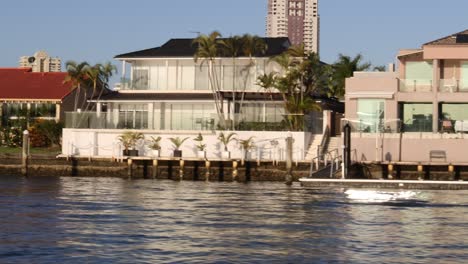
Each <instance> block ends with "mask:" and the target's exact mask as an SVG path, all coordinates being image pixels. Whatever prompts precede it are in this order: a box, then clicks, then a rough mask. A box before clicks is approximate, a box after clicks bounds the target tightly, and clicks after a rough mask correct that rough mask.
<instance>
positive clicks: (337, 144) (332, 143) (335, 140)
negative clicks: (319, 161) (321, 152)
mask: <svg viewBox="0 0 468 264" xmlns="http://www.w3.org/2000/svg"><path fill="white" fill-rule="evenodd" d="M319 144H320V143H319ZM342 144H343V143H342V140H341V137H330V140H329V141H328V146H327V149H326V151H325V153H326V152H329V151H332V150H335V149H338V153H341V145H342Z"/></svg>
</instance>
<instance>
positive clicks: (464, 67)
mask: <svg viewBox="0 0 468 264" xmlns="http://www.w3.org/2000/svg"><path fill="white" fill-rule="evenodd" d="M460 89H461V90H465V91H466V90H468V61H463V62H462V63H461V82H460Z"/></svg>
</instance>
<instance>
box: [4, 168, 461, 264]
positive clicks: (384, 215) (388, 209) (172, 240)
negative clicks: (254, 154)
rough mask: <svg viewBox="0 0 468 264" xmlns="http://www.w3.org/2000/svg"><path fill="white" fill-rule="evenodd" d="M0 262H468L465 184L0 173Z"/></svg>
mask: <svg viewBox="0 0 468 264" xmlns="http://www.w3.org/2000/svg"><path fill="white" fill-rule="evenodd" d="M0 228H1V232H0V263H467V262H468V192H466V191H453V192H446V191H444V192H439V191H418V192H391V191H387V192H380V191H372V190H371V191H361V190H342V189H335V190H326V189H321V190H317V189H315V190H313V189H304V188H302V187H300V186H299V185H293V187H287V186H285V185H284V184H281V183H250V184H242V183H218V182H213V183H204V182H190V181H184V182H172V181H153V180H134V181H128V180H124V179H118V178H55V177H44V178H29V179H23V178H18V177H6V176H2V178H0Z"/></svg>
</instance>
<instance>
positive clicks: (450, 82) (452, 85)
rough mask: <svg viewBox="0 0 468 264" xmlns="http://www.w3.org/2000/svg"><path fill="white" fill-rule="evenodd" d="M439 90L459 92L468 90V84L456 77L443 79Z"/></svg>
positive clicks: (442, 91)
mask: <svg viewBox="0 0 468 264" xmlns="http://www.w3.org/2000/svg"><path fill="white" fill-rule="evenodd" d="M439 92H441V93H457V92H468V84H465V85H463V82H462V81H461V80H457V79H455V78H452V79H441V80H440V82H439Z"/></svg>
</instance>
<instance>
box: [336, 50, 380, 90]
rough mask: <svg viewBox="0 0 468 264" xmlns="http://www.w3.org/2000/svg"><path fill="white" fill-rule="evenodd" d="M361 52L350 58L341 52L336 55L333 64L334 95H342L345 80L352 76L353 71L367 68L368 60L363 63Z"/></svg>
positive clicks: (368, 65)
mask: <svg viewBox="0 0 468 264" xmlns="http://www.w3.org/2000/svg"><path fill="white" fill-rule="evenodd" d="M362 60H363V57H362V55H361V54H358V55H356V57H354V58H351V57H350V56H345V55H343V54H339V55H338V61H337V62H335V63H334V64H333V81H334V84H333V85H334V86H336V87H335V88H334V91H335V93H336V94H334V96H336V97H340V98H341V97H343V96H344V94H345V80H346V78H349V77H352V76H353V73H354V72H355V71H366V70H369V68H370V67H371V64H370V63H369V62H366V63H363V62H362Z"/></svg>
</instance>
